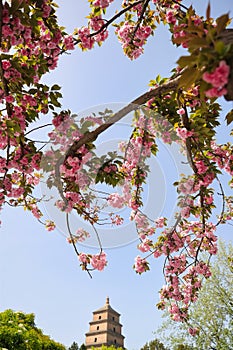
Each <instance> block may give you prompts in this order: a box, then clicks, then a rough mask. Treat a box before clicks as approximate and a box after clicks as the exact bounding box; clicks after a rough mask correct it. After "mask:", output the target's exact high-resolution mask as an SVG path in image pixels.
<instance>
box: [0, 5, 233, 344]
mask: <svg viewBox="0 0 233 350" xmlns="http://www.w3.org/2000/svg"><path fill="white" fill-rule="evenodd" d="M57 2H58V4H59V6H60V9H59V12H58V14H59V18H60V21H61V24H63V25H64V26H65V27H66V28H67V31H72V30H73V28H75V27H80V26H81V25H83V24H85V23H86V22H85V21H86V20H85V16H86V15H87V14H88V5H87V1H84V0H79V1H76V0H66V1H63V2H62V1H61V0H59V1H57ZM210 3H211V8H212V15H213V16H218V15H220V14H222V13H225V12H228V11H231V15H232V13H233V4H232V0H225V1H219V0H211V1H210ZM187 4H191V2H190V1H187ZM193 4H194V5H195V6H197V7H198V8H199V11H201V12H204V10H205V8H206V7H207V1H206V0H205V1H204V0H201V1H198V0H196V1H193ZM180 53H181V51H179V50H177V49H175V48H173V47H172V45H171V44H170V38H169V33H168V31H167V30H164V28H163V27H161V28H158V30H157V32H156V34H155V37H154V38H151V39H150V40H149V42H148V44H147V46H146V47H145V54H144V55H143V56H141V57H140V58H139V59H138V60H136V61H134V62H131V61H129V60H128V58H126V57H125V56H124V55H123V53H122V50H121V46H120V44H119V43H118V42H117V39H116V37H115V36H114V35H113V34H111V37H110V39H109V40H108V41H107V42H106V43H104V45H103V47H101V48H98V47H97V48H96V49H94V50H93V51H90V52H81V51H79V50H78V49H77V50H75V51H74V52H71V55H64V56H63V57H62V58H61V60H60V63H59V67H58V69H57V70H56V71H54V72H51V73H50V74H49V75H48V77H47V78H46V81H47V82H48V83H50V84H53V83H58V84H59V85H61V86H62V93H63V95H64V99H63V102H62V103H63V108H64V109H67V108H69V109H71V110H72V112H74V113H78V112H80V111H83V110H85V109H87V108H90V107H92V106H95V105H103V104H106V103H107V104H109V103H113V102H117V103H127V102H129V101H131V100H133V99H134V98H136V97H137V96H139V95H140V94H142V93H143V92H145V91H146V90H147V89H148V87H147V84H148V82H149V80H150V79H153V78H155V77H156V76H157V75H158V74H161V75H162V76H168V75H169V72H170V70H171V69H172V68H173V67H174V65H175V62H176V60H177V58H178V57H179V55H180ZM230 108H232V103H225V104H224V109H225V110H229V109H230ZM43 118H44V120H43V121H44V122H46V121H47V120H46V117H43ZM221 135H222V136H221V137H224V128H223V131H222V133H221ZM115 137H116V138H117V137H118V134H116V135H115ZM160 165H161V169H162V171H163V174H164V172H165V173H166V170H164V169H166V168H165V165H163V164H162V160H160ZM163 176H165V180H164V181H165V183H166V174H165V175H163ZM152 195H153V196H154V194H152ZM156 196H157V197H156ZM164 196H165V199H168V202H169V197H167V196H168V194H167V193H165V195H164ZM155 197H156V198H157V199H156V202H157V203H159V204H161V196H158V194H156V195H155ZM163 202H164V198H163ZM170 204H171V203H170ZM1 220H2V227H1V235H0V310H5V309H7V308H12V309H14V310H21V311H24V312H28V313H30V312H33V313H35V314H36V322H37V325H38V327H40V328H42V329H43V331H44V332H45V333H46V334H49V335H51V337H53V338H54V339H55V340H57V341H60V342H61V343H63V344H65V345H67V346H69V345H70V344H71V343H72V342H73V341H76V342H78V343H79V344H80V345H81V344H82V343H83V342H84V341H85V337H84V334H85V332H87V331H88V327H89V322H90V321H91V319H92V311H94V310H95V309H98V308H99V307H101V306H103V305H104V303H105V299H106V296H109V297H110V304H111V306H112V307H113V308H115V309H116V310H117V311H118V312H120V313H121V315H122V317H121V323H122V324H123V334H124V335H125V337H126V340H125V346H126V347H127V348H128V349H129V350H138V349H140V347H141V346H143V345H144V344H145V342H147V341H149V340H151V339H153V331H154V330H155V329H156V328H157V326H158V324H159V323H160V321H161V320H160V317H161V313H160V312H158V311H157V310H156V307H155V304H156V303H157V302H158V290H159V289H160V288H161V286H162V284H163V279H162V273H161V267H162V261H160V260H158V261H154V262H153V263H152V266H151V267H152V268H151V271H150V272H147V273H145V274H144V275H142V276H139V275H136V273H135V272H134V271H133V270H132V265H133V263H134V257H135V256H136V255H137V254H138V252H137V250H136V248H135V246H136V244H135V243H131V244H128V245H126V246H123V247H118V248H112V249H108V250H107V253H108V256H109V265H108V267H107V269H106V271H104V272H101V273H100V272H96V273H93V278H92V279H90V278H89V276H88V275H87V274H86V273H85V272H83V271H81V270H80V268H79V263H78V261H77V257H76V256H75V254H74V252H73V250H72V248H71V246H69V245H68V244H67V243H66V241H65V239H64V236H63V235H62V234H61V232H60V231H54V232H47V231H45V230H44V228H43V227H42V226H41V225H40V224H39V223H38V222H37V221H36V220H35V219H34V218H33V217H32V216H31V215H30V214H28V213H25V212H23V210H21V209H15V210H12V209H9V208H5V209H4V210H3V211H2V213H1ZM218 233H219V236H220V237H223V238H224V237H225V238H229V236H230V231H229V228H228V229H227V230H226V229H225V228H222V229H221V228H220V229H219V231H218Z"/></svg>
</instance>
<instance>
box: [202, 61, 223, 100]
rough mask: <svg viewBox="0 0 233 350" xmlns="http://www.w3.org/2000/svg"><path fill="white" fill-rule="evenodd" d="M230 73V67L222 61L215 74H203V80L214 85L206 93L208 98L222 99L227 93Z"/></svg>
mask: <svg viewBox="0 0 233 350" xmlns="http://www.w3.org/2000/svg"><path fill="white" fill-rule="evenodd" d="M229 73H230V67H229V66H228V65H227V64H226V62H225V61H224V60H222V61H220V62H219V65H218V66H217V67H216V68H215V70H214V71H213V72H211V73H209V72H205V73H204V74H203V76H202V79H203V80H204V81H206V82H207V83H209V84H211V85H212V88H211V89H209V90H206V91H205V94H206V96H207V97H209V98H214V97H220V96H223V95H225V94H226V93H227V89H226V88H225V85H227V83H228V77H229Z"/></svg>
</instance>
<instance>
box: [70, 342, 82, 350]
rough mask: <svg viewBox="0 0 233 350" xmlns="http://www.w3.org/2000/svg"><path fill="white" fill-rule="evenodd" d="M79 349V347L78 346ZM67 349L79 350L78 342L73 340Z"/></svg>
mask: <svg viewBox="0 0 233 350" xmlns="http://www.w3.org/2000/svg"><path fill="white" fill-rule="evenodd" d="M80 349H81V348H80ZM68 350H79V347H78V343H76V342H75V341H74V342H73V343H72V344H71V346H70V347H69V349H68Z"/></svg>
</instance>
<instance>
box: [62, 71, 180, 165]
mask: <svg viewBox="0 0 233 350" xmlns="http://www.w3.org/2000/svg"><path fill="white" fill-rule="evenodd" d="M180 75H181V73H179V75H177V76H176V77H175V78H173V79H170V80H169V81H167V82H166V83H164V84H163V85H161V86H158V87H156V88H155V89H153V90H150V91H147V92H145V93H144V94H143V95H141V96H139V97H138V98H136V99H135V100H133V101H132V102H131V103H129V104H128V105H127V106H125V107H124V108H122V109H120V110H119V111H118V112H116V113H115V114H114V115H113V116H112V117H111V118H110V119H109V120H108V122H106V123H105V124H102V125H100V126H99V127H98V128H96V129H95V130H93V131H91V132H87V133H86V134H84V135H83V137H82V138H81V139H79V140H78V141H75V142H74V143H73V144H72V146H71V147H70V148H69V150H68V151H67V153H66V156H65V158H64V161H66V159H67V158H68V157H70V156H71V157H73V156H74V155H75V153H76V152H77V150H78V149H79V148H80V147H81V146H82V145H84V144H87V143H90V142H93V141H95V140H96V139H97V138H98V136H99V135H100V134H102V132H104V131H105V130H107V129H108V128H110V127H111V126H112V125H114V124H115V123H117V122H118V121H120V120H121V119H122V118H123V117H125V116H126V115H127V114H128V113H130V112H132V111H134V110H136V109H138V107H139V106H142V105H144V104H145V103H146V102H147V101H149V100H150V99H151V98H154V97H156V96H159V95H161V94H163V93H167V92H169V91H172V90H174V89H176V88H177V86H178V83H179V80H180Z"/></svg>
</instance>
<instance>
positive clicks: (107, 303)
mask: <svg viewBox="0 0 233 350" xmlns="http://www.w3.org/2000/svg"><path fill="white" fill-rule="evenodd" d="M106 305H109V297H107V298H106Z"/></svg>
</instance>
